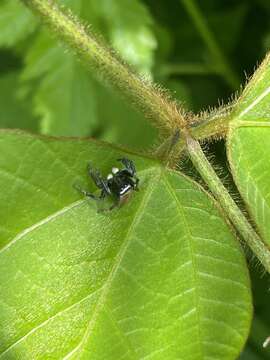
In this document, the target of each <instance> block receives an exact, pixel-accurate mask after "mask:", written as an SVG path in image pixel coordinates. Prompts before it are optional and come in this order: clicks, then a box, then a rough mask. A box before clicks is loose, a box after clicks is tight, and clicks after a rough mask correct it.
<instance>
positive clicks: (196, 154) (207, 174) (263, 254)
mask: <svg viewBox="0 0 270 360" xmlns="http://www.w3.org/2000/svg"><path fill="white" fill-rule="evenodd" d="M186 141H187V150H188V153H189V155H190V159H191V161H192V163H193V165H194V166H195V168H196V169H197V170H198V172H199V173H200V175H201V177H202V178H203V180H204V181H205V183H206V184H207V185H208V187H209V189H210V191H211V192H212V194H213V195H214V197H215V198H216V200H217V201H218V202H219V204H220V206H221V208H222V209H223V212H224V214H225V215H226V216H227V217H228V219H229V220H230V222H231V223H232V225H233V226H234V227H235V229H236V230H237V231H238V233H239V234H240V235H241V237H242V238H243V240H244V241H245V242H246V243H247V245H248V246H249V248H250V249H251V250H252V251H253V253H254V254H255V255H256V256H257V258H258V259H259V261H260V262H261V264H262V265H263V266H264V268H265V269H266V270H267V271H268V272H269V273H270V251H269V249H268V247H267V246H266V245H265V244H264V243H263V241H262V240H261V239H260V237H259V236H258V234H257V233H256V232H255V230H254V229H253V227H252V226H251V224H250V223H249V222H248V220H247V219H246V217H245V216H244V214H243V213H242V212H241V210H240V209H239V208H238V206H237V205H236V203H235V202H234V200H233V199H232V198H231V196H230V194H229V193H228V191H227V189H226V188H225V186H224V185H223V184H222V182H221V180H220V179H219V177H218V176H217V174H216V173H215V171H214V169H213V168H212V166H211V164H210V163H209V161H208V160H207V158H206V156H205V155H204V153H203V151H202V149H201V146H200V144H199V143H198V141H196V140H194V139H192V138H191V137H189V136H188V137H187V138H186Z"/></svg>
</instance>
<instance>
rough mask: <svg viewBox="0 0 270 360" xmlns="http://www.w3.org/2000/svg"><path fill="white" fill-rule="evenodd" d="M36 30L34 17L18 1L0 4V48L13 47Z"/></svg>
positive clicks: (12, 0) (11, 0)
mask: <svg viewBox="0 0 270 360" xmlns="http://www.w3.org/2000/svg"><path fill="white" fill-rule="evenodd" d="M35 28H36V20H35V17H34V15H33V14H32V13H31V12H30V10H28V9H27V8H26V7H25V6H24V5H23V4H22V3H21V2H20V1H19V0H4V1H2V3H1V4H0V29H1V31H0V46H13V45H15V44H16V43H17V42H19V41H21V40H24V39H25V38H27V37H28V36H29V35H30V34H31V33H32V32H33V31H34V30H35Z"/></svg>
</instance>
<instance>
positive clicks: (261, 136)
mask: <svg viewBox="0 0 270 360" xmlns="http://www.w3.org/2000/svg"><path fill="white" fill-rule="evenodd" d="M269 81H270V56H269V55H268V57H267V58H266V60H265V61H264V64H262V66H261V67H260V69H259V70H258V71H257V73H255V75H254V78H253V79H252V80H251V81H250V83H249V85H248V87H247V88H246V89H245V91H244V93H243V95H242V96H241V98H240V99H239V101H238V103H237V105H236V106H235V110H234V112H233V116H234V120H233V121H232V124H231V126H232V129H231V131H230V134H229V137H228V144H227V149H228V152H229V160H230V164H231V169H232V173H233V176H234V178H235V182H236V184H237V186H238V189H239V190H240V192H241V195H242V197H243V199H244V200H245V202H246V204H247V205H248V209H249V212H250V214H251V215H252V218H253V219H254V220H255V223H256V226H257V228H258V229H259V232H260V234H261V236H262V237H263V238H264V241H265V242H267V243H268V244H269V243H270V228H269V223H270V201H269V192H270V184H269V174H270V163H269V144H270V132H269V128H270V123H269V120H270V86H269Z"/></svg>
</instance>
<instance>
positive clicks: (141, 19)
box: [98, 0, 157, 75]
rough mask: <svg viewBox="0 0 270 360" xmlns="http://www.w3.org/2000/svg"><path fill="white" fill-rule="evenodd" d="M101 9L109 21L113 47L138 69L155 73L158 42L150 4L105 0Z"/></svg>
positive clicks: (137, 0)
mask: <svg viewBox="0 0 270 360" xmlns="http://www.w3.org/2000/svg"><path fill="white" fill-rule="evenodd" d="M98 11H99V12H100V15H101V16H102V17H103V18H104V20H106V22H107V23H108V27H109V38H110V40H111V43H112V45H113V47H114V48H115V49H117V50H118V51H119V53H120V54H121V56H122V57H123V58H124V59H125V60H126V61H127V62H128V63H130V64H131V65H133V66H134V67H135V68H136V69H137V70H138V71H140V72H141V73H145V74H148V75H151V69H152V66H153V63H154V51H155V49H156V47H157V42H156V38H155V36H154V33H153V30H152V29H151V24H152V18H151V15H150V13H149V11H148V10H147V8H146V6H145V5H144V4H143V3H142V2H141V1H139V0H128V1H126V0H118V1H114V2H112V1H110V0H101V1H99V3H98Z"/></svg>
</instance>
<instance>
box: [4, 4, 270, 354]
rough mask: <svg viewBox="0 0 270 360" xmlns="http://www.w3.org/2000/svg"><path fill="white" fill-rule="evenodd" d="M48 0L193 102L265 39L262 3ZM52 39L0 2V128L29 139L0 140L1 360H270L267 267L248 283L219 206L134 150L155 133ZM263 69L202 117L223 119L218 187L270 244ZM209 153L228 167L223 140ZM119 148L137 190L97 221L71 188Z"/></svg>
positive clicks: (231, 85) (205, 100) (229, 80)
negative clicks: (230, 192) (233, 191)
mask: <svg viewBox="0 0 270 360" xmlns="http://www.w3.org/2000/svg"><path fill="white" fill-rule="evenodd" d="M44 2H47V1H46V0H44ZM56 2H57V3H59V4H60V5H64V6H67V7H68V8H69V9H70V10H71V11H72V13H74V14H76V15H77V16H78V18H79V19H80V20H81V21H82V22H83V23H84V24H85V26H86V27H88V26H89V25H90V26H91V27H90V30H91V31H93V32H94V33H97V34H101V36H99V35H97V38H100V37H101V38H102V40H101V42H104V43H105V44H106V43H109V44H110V45H111V46H112V47H113V48H114V49H115V50H113V51H112V53H114V51H116V52H117V57H119V58H120V57H121V58H123V61H122V63H124V62H125V61H126V62H128V63H129V64H130V67H131V68H132V69H135V70H136V71H137V72H138V73H140V74H141V75H142V76H145V77H147V78H149V79H151V80H153V79H154V80H156V81H158V82H159V83H160V84H161V85H162V86H163V87H164V88H167V89H169V90H170V91H171V93H172V95H173V97H175V98H176V99H177V100H179V101H180V102H181V103H184V105H185V107H186V108H187V109H188V110H192V111H201V110H202V108H207V107H209V106H211V107H212V106H217V105H218V102H219V101H224V102H225V103H227V101H229V100H231V93H232V91H235V90H237V89H238V88H239V86H240V83H242V84H244V82H245V81H246V79H245V75H244V71H246V72H247V73H248V75H251V74H252V73H253V70H254V66H255V65H256V64H257V63H258V62H259V61H260V60H261V59H262V58H263V57H264V55H265V51H266V49H269V48H270V46H269V44H270V41H269V36H270V35H269V34H270V30H269V16H270V7H269V1H267V0H256V1H254V2H249V1H247V0H241V1H238V2H233V1H220V2H215V1H212V0H207V1H204V2H199V1H196V0H190V1H186V0H182V1H168V2H164V1H162V0H117V1H110V0H57V1H56ZM57 35H58V34H55V35H54V36H52V34H51V33H50V32H49V30H48V29H47V27H46V26H41V25H40V22H39V19H38V18H37V17H36V16H34V15H33V14H32V13H31V12H30V11H29V10H28V9H27V8H26V7H25V6H23V5H22V4H21V2H19V1H18V0H3V1H2V2H1V3H0V47H1V49H0V109H1V111H0V127H1V128H19V129H24V130H30V131H31V132H34V133H36V135H31V136H30V135H29V134H26V133H24V132H21V131H10V130H9V131H6V130H1V132H0V150H1V152H0V154H1V155H0V199H1V202H0V204H1V205H0V218H1V224H0V359H1V360H2V359H3V360H5V359H7V360H8V359H17V358H18V359H22V360H24V359H27V360H28V359H33V360H37V359H51V358H54V359H62V358H64V359H69V358H74V359H78V358H83V359H102V360H103V359H106V360H107V359H108V360H110V359H112V360H115V359H121V358H123V359H153V360H159V359H162V360H163V359H164V360H174V359H178V358H183V359H188V358H191V359H198V360H200V359H205V358H209V359H210V358H211V359H224V360H234V359H237V358H238V356H240V359H241V360H248V359H252V360H257V359H258V360H259V359H260V360H264V359H268V358H269V353H270V350H269V349H263V348H262V343H263V341H264V339H265V338H266V337H267V336H269V335H270V327H269V321H270V317H269V308H268V307H269V306H268V304H269V292H268V291H267V288H268V284H267V281H268V280H269V275H267V276H266V277H264V278H263V279H261V276H260V275H261V274H260V270H258V269H256V268H255V266H254V261H251V266H250V271H251V279H252V286H251V284H250V282H249V275H248V272H247V265H246V262H245V257H244V255H243V252H242V250H241V249H240V246H239V244H238V240H237V237H236V234H235V232H234V229H233V228H232V225H231V224H228V221H227V219H225V217H226V214H225V213H224V212H223V211H222V210H220V207H219V205H218V204H217V202H218V200H219V199H216V200H217V202H216V200H213V198H212V197H211V196H209V195H207V194H206V193H205V191H204V190H203V189H202V188H201V187H200V186H198V185H197V184H196V183H195V182H194V181H193V180H191V178H187V177H186V176H185V175H184V174H183V173H181V172H180V171H177V172H176V171H174V170H171V169H169V168H168V164H167V163H166V161H165V162H164V163H162V164H161V163H160V161H158V160H157V159H155V156H147V155H145V153H144V154H141V153H138V149H151V148H153V144H158V143H159V141H160V140H159V139H158V135H157V129H153V127H152V126H151V125H150V124H149V123H148V122H147V121H146V119H145V118H144V117H143V116H142V115H141V114H140V113H137V112H136V111H135V110H134V109H133V107H132V106H131V104H129V103H128V102H127V101H125V100H123V99H122V98H119V96H118V95H117V94H116V93H114V92H113V91H112V90H108V89H107V88H105V87H104V86H103V85H102V84H100V83H98V82H97V80H96V78H97V77H98V75H100V74H95V73H93V74H91V73H89V72H88V70H87V69H86V67H85V66H84V65H83V64H82V63H81V62H79V61H78V59H77V57H76V55H75V54H74V53H73V52H72V51H71V50H70V49H66V48H65V47H64V46H65V45H64V46H63V44H60V43H59V41H58V39H57ZM269 68H270V65H269V56H268V57H267V59H266V60H265V62H264V65H262V66H261V67H260V69H259V70H258V72H257V73H256V74H255V76H254V78H253V79H252V80H251V81H250V82H249V84H248V86H247V87H246V88H245V90H244V92H243V94H242V95H241V96H240V98H239V99H238V100H237V101H235V103H233V106H232V107H230V108H229V110H228V111H226V112H224V111H222V109H220V111H219V112H215V113H213V114H211V115H210V117H209V118H210V119H211V121H212V120H213V121H215V119H217V118H219V117H220V119H221V120H220V121H222V122H223V123H224V124H229V125H228V127H229V132H228V136H227V139H226V147H227V153H228V161H229V165H230V169H231V171H232V175H233V180H234V182H235V183H233V182H232V180H231V181H228V187H229V188H231V187H233V186H235V185H236V186H237V189H238V190H239V192H240V194H241V197H242V199H243V200H244V203H243V204H242V207H243V209H244V207H245V206H246V208H247V211H248V216H249V218H250V221H251V222H252V224H254V228H256V230H258V233H259V235H261V236H262V238H263V240H264V241H265V242H266V243H268V244H269V242H270V230H269V217H270V213H269V207H270V203H269V196H268V194H269V191H270V189H269V181H268V178H269V173H270V167H269V155H268V154H269V144H270V138H269V126H268V123H269V113H270V108H269V100H270V92H269V80H270V71H269ZM161 105H162V104H161ZM161 107H162V106H161ZM220 114H222V116H223V117H221V115H220ZM192 116H193V115H191V114H188V115H187V117H188V118H191V117H192ZM207 116H208V115H207ZM201 120H202V121H203V120H204V117H202V118H201ZM211 121H209V122H210V123H211ZM208 125H209V126H211V124H208V123H206V127H207V126H208ZM213 128H214V129H215V127H213ZM193 129H195V131H196V127H195V126H194V127H193V128H192V130H193ZM40 133H41V134H46V135H57V136H73V137H80V136H91V137H95V138H97V139H98V141H93V140H91V141H89V140H82V139H80V138H73V139H71V138H70V139H63V138H52V137H49V136H46V137H45V136H40V135H38V134H40ZM99 140H106V141H109V142H111V143H116V144H124V145H126V146H128V148H129V149H130V148H136V149H137V150H136V151H135V150H134V151H133V152H132V151H131V150H127V149H124V148H120V147H118V146H113V145H108V144H105V143H103V142H102V141H99ZM170 141H171V140H170ZM170 141H169V142H167V143H165V144H167V146H168V143H170ZM181 142H183V136H182V134H181V137H180V143H181ZM220 149H221V150H220ZM165 150H166V149H165ZM211 150H212V151H213V152H215V155H216V158H217V159H219V166H220V168H222V172H223V173H226V172H227V171H228V169H227V166H226V163H227V159H226V157H225V149H224V144H223V143H220V144H219V145H218V147H216V146H215V145H214V146H212V145H211ZM148 153H149V150H148ZM120 156H127V157H129V158H132V159H133V160H134V161H135V164H136V167H137V169H138V176H139V178H140V191H139V192H138V193H134V194H133V196H132V198H131V199H130V202H129V203H128V204H126V205H125V206H123V207H121V208H120V209H116V210H114V211H112V212H109V213H103V214H97V212H96V207H95V203H94V202H92V201H87V200H85V199H82V198H81V197H80V195H79V194H78V193H77V192H76V191H75V190H74V189H73V187H72V186H73V184H74V183H75V182H79V183H81V184H82V185H83V187H85V188H89V189H90V190H91V191H95V190H96V188H95V187H94V186H93V183H92V182H88V180H89V179H87V174H86V166H87V164H88V162H89V161H91V163H93V164H94V165H95V166H97V167H98V168H100V169H101V171H102V173H103V174H104V175H106V174H107V173H108V172H109V171H110V169H111V167H112V166H113V165H114V164H115V161H116V159H117V158H119V157H120ZM178 157H179V154H178V153H177V158H178ZM180 165H181V166H182V168H187V167H189V165H190V164H188V165H187V164H186V163H183V162H181V164H180ZM188 173H189V174H191V175H192V176H194V173H193V170H190V168H189V169H188ZM239 196H240V195H239ZM244 211H245V210H244ZM251 288H252V289H253V296H254V299H253V304H254V308H255V313H254V320H253V323H252V327H251V332H250V337H249V341H248V342H247V344H246V346H245V347H244V344H245V340H246V338H247V336H248V332H249V329H250V323H251V315H252V305H251ZM243 347H244V349H243ZM240 352H242V354H241V355H239V354H240Z"/></svg>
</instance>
